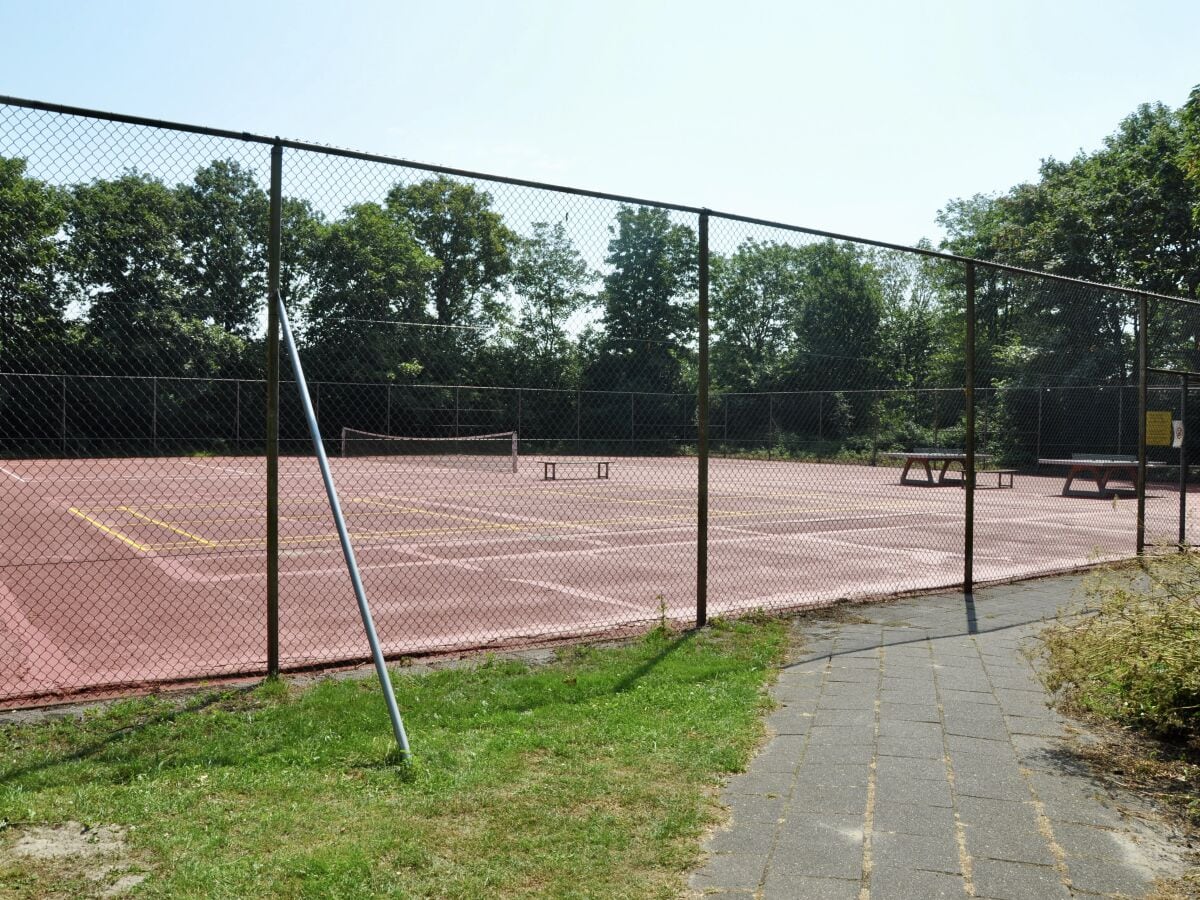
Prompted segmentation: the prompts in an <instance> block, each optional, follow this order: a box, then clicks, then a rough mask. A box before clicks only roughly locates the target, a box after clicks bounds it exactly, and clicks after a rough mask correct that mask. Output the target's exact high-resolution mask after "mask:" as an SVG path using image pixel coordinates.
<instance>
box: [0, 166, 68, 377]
mask: <svg viewBox="0 0 1200 900" xmlns="http://www.w3.org/2000/svg"><path fill="white" fill-rule="evenodd" d="M25 171H26V163H25V160H23V159H4V158H0V371H8V372H21V371H42V372H44V371H52V370H57V369H58V368H60V367H61V365H62V358H61V353H62V351H63V349H64V343H65V340H66V323H65V322H64V318H63V317H64V310H65V296H64V293H63V291H62V289H61V284H60V280H59V279H60V273H61V272H60V270H61V267H62V245H61V243H60V241H59V238H58V233H59V229H60V228H61V227H62V225H63V222H64V221H65V220H66V200H67V198H66V196H65V195H64V193H63V192H62V191H60V190H58V189H56V188H53V187H50V186H49V185H46V184H45V183H43V182H41V181H39V180H37V179H35V178H29V177H27V176H26V175H25Z"/></svg>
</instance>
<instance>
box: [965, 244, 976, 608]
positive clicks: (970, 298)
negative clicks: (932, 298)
mask: <svg viewBox="0 0 1200 900" xmlns="http://www.w3.org/2000/svg"><path fill="white" fill-rule="evenodd" d="M966 319H967V323H966V324H967V336H966V338H967V341H966V343H967V346H966V355H967V360H966V372H965V373H964V374H965V380H964V388H965V394H966V396H965V398H964V399H965V401H966V406H967V409H966V412H967V434H966V448H965V450H966V457H967V458H966V461H965V463H964V466H963V479H964V481H965V482H966V483H965V484H964V485H963V487H964V488H965V489H966V490H965V494H966V497H965V498H964V499H965V509H964V511H963V593H964V594H970V593H971V592H972V590H973V589H974V586H975V566H974V564H975V264H974V263H970V262H969V263H967V310H966Z"/></svg>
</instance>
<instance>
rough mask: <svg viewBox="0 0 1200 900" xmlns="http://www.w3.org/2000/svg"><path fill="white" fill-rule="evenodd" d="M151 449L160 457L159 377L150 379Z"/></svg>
mask: <svg viewBox="0 0 1200 900" xmlns="http://www.w3.org/2000/svg"><path fill="white" fill-rule="evenodd" d="M150 449H151V451H152V452H153V454H154V455H155V456H158V377H157V376H155V377H153V378H151V379H150Z"/></svg>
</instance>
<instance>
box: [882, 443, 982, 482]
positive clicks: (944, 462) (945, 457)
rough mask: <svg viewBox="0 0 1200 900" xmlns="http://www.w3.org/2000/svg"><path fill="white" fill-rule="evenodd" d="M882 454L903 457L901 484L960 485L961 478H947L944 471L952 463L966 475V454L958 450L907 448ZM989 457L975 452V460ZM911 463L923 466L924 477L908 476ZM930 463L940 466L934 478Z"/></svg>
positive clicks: (897, 457)
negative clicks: (906, 449)
mask: <svg viewBox="0 0 1200 900" xmlns="http://www.w3.org/2000/svg"><path fill="white" fill-rule="evenodd" d="M883 455H884V456H890V457H892V458H893V459H903V460H904V471H902V472H901V473H900V483H901V484H919V485H925V486H926V487H928V486H930V485H934V486H936V485H940V484H957V485H961V484H963V479H962V478H953V479H950V480H947V479H946V473H947V472H948V471H949V470H950V466H952V465H954V464H955V463H957V464H958V467H959V469H960V470H961V471H962V473H963V475H964V476H965V475H966V471H967V454H965V453H963V452H962V451H960V450H931V449H921V450H908V451H905V452H899V453H884V454H883ZM991 458H992V457H991V454H988V453H976V454H975V459H976V461H983V460H988V459H991ZM913 463H920V464H921V465H922V466H923V467H924V469H925V477H924V478H909V477H908V470H909V469H911V468H912V466H913ZM931 464H932V465H933V466H937V465H940V466H941V468H939V469H938V473H937V478H936V479H934V477H933V469H932V467H931Z"/></svg>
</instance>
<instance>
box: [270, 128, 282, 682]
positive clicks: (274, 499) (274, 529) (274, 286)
mask: <svg viewBox="0 0 1200 900" xmlns="http://www.w3.org/2000/svg"><path fill="white" fill-rule="evenodd" d="M282 231H283V145H282V144H278V143H277V144H275V145H274V146H273V147H271V207H270V228H269V233H268V236H267V676H268V677H272V678H273V677H275V676H277V675H278V674H279V312H278V310H277V309H276V306H275V297H277V296H278V294H279V261H280V244H281V241H282Z"/></svg>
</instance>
